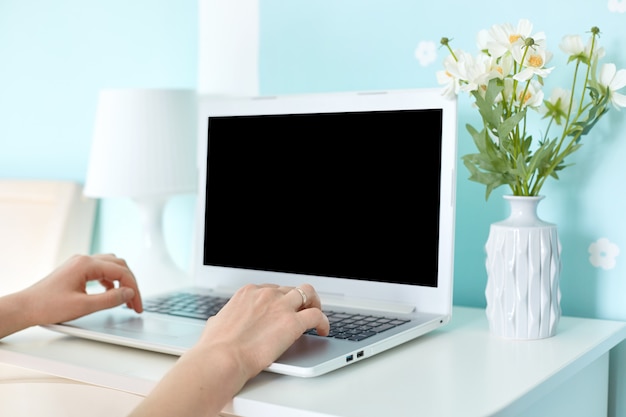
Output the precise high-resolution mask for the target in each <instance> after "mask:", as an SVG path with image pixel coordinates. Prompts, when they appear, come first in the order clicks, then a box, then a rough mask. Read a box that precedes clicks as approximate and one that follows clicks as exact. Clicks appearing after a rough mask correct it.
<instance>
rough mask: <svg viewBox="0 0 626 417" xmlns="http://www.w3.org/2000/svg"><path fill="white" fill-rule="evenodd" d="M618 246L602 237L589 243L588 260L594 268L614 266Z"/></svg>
mask: <svg viewBox="0 0 626 417" xmlns="http://www.w3.org/2000/svg"><path fill="white" fill-rule="evenodd" d="M617 255H619V247H618V246H617V245H616V244H614V243H612V242H611V241H610V240H608V239H607V238H605V237H603V238H600V239H598V240H597V241H595V242H593V243H592V244H591V245H589V262H591V265H593V266H595V267H596V268H602V269H613V268H615V264H616V263H617V262H616V259H615V258H616V257H617Z"/></svg>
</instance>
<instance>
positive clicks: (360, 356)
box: [356, 350, 365, 359]
mask: <svg viewBox="0 0 626 417" xmlns="http://www.w3.org/2000/svg"><path fill="white" fill-rule="evenodd" d="M364 355H365V352H363V351H362V350H359V351H358V352H357V353H356V358H357V359H359V358H362V357H363V356H364Z"/></svg>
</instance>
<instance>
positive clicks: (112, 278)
mask: <svg viewBox="0 0 626 417" xmlns="http://www.w3.org/2000/svg"><path fill="white" fill-rule="evenodd" d="M97 266H98V269H97V271H95V273H94V274H90V276H89V277H88V279H97V280H98V281H100V283H101V284H102V285H103V286H104V287H105V288H106V289H107V290H111V289H112V288H114V287H115V285H114V283H115V282H118V283H119V288H130V289H132V290H133V292H134V297H133V298H132V299H131V300H130V301H128V304H127V305H128V307H130V308H132V309H133V310H135V311H136V312H138V313H141V312H142V311H143V302H142V300H141V293H140V291H139V287H138V285H137V280H136V279H135V276H134V274H133V273H132V271H131V270H130V269H128V267H127V266H125V263H124V266H122V265H120V264H119V263H117V262H115V263H114V262H107V261H102V260H101V259H100V260H98V259H97ZM107 292H108V291H107Z"/></svg>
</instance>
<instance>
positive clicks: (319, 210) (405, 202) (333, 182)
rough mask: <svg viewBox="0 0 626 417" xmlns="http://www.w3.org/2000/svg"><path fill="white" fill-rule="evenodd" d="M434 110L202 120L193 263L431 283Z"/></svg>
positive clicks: (438, 116)
mask: <svg viewBox="0 0 626 417" xmlns="http://www.w3.org/2000/svg"><path fill="white" fill-rule="evenodd" d="M441 133H442V111H441V109H432V110H402V111H377V112H369V111H368V112H351V113H319V114H286V115H285V114H283V115H265V116H224V117H210V118H209V121H208V160H207V189H206V213H205V216H206V220H205V230H204V239H205V242H204V264H205V265H214V266H225V267H236V268H244V269H260V270H265V271H274V272H288V273H298V274H306V275H318V276H330V277H340V278H351V279H361V280H370V281H386V282H397V283H405V284H412V285H422V286H431V287H434V286H436V285H437V264H438V259H437V255H438V237H439V232H438V230H439V202H440V195H439V194H440V170H441V166H440V161H441Z"/></svg>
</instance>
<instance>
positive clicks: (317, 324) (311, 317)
mask: <svg viewBox="0 0 626 417" xmlns="http://www.w3.org/2000/svg"><path fill="white" fill-rule="evenodd" d="M297 314H298V315H299V317H300V319H301V320H302V323H303V324H304V326H305V329H304V331H306V330H308V329H315V330H316V331H317V334H318V335H320V336H328V333H329V332H330V322H329V321H328V317H326V314H324V313H323V312H322V310H320V309H319V308H306V309H304V310H301V311H299V312H298V313H297ZM304 331H303V332H304Z"/></svg>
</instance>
